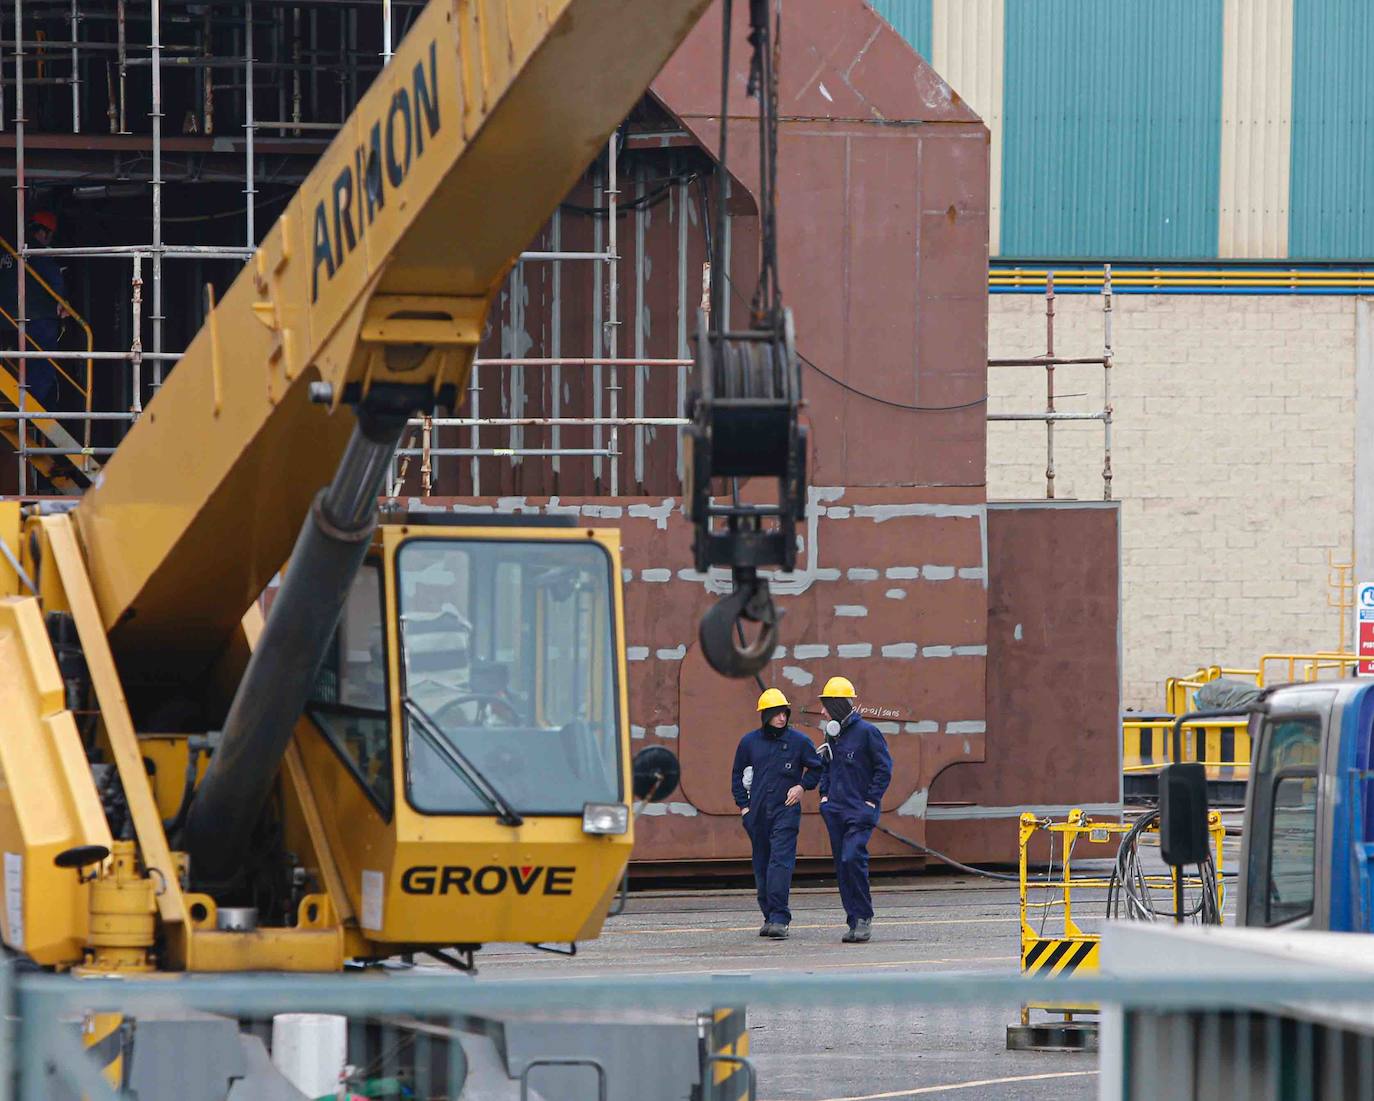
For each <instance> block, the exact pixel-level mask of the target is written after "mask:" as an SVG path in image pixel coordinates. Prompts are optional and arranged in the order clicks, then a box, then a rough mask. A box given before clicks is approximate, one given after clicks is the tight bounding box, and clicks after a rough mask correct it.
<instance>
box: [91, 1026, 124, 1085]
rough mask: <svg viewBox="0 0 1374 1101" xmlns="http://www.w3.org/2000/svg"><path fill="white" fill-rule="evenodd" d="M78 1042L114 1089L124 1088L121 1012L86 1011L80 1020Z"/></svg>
mask: <svg viewBox="0 0 1374 1101" xmlns="http://www.w3.org/2000/svg"><path fill="white" fill-rule="evenodd" d="M81 1046H82V1047H84V1048H85V1049H86V1055H87V1058H89V1059H90V1060H91V1062H93V1063H95V1064H96V1066H97V1067H99V1068H100V1074H101V1077H103V1078H104V1079H105V1081H106V1082H108V1083H109V1084H110V1085H111V1086H113V1087H114V1088H115V1089H117V1090H118V1089H123V1088H124V1014H123V1013H87V1014H86V1016H85V1018H84V1019H83V1020H82V1022H81Z"/></svg>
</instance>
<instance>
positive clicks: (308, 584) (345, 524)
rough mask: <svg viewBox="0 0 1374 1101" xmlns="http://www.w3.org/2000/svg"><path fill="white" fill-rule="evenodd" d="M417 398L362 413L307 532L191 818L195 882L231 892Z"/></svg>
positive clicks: (186, 841)
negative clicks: (229, 884) (223, 886)
mask: <svg viewBox="0 0 1374 1101" xmlns="http://www.w3.org/2000/svg"><path fill="white" fill-rule="evenodd" d="M413 389H415V388H411V387H404V388H399V387H398V388H397V390H398V391H400V392H398V393H395V394H393V393H389V392H382V393H381V394H380V395H379V396H378V397H376V398H375V399H374V398H371V397H369V399H367V404H364V405H363V406H361V407H360V408H359V410H358V424H357V426H356V427H355V428H354V430H353V436H352V438H351V439H350V440H349V443H348V447H347V449H346V450H345V451H344V454H343V458H342V459H340V461H339V468H338V470H337V471H336V472H335V475H334V478H333V480H332V481H331V482H330V484H329V486H328V487H327V488H325V489H323V490H321V491H320V493H319V495H318V496H317V497H316V498H315V501H314V504H313V505H312V506H311V509H310V514H309V515H308V516H307V517H306V519H305V522H304V524H302V525H301V532H300V535H299V536H298V537H297V539H296V546H295V548H294V549H293V550H292V552H291V560H290V562H289V563H288V564H287V568H286V574H285V576H284V578H283V580H282V584H281V587H280V588H279V589H278V590H277V597H276V599H275V600H274V601H273V603H272V608H271V611H270V612H269V614H268V617H267V623H266V625H265V626H264V628H263V632H262V637H261V638H260V639H259V640H258V644H257V645H256V646H255V647H254V649H253V654H252V657H251V658H250V659H249V661H248V668H247V669H246V670H245V671H244V674H243V679H242V680H241V681H240V683H239V687H238V690H237V692H236V693H235V694H234V701H233V703H232V704H231V705H230V707H229V714H228V717H227V718H226V719H225V722H224V732H223V734H222V736H221V739H220V743H219V747H218V748H217V749H216V750H215V752H214V754H213V755H212V756H211V758H210V764H209V767H208V768H207V769H206V772H205V777H204V779H203V780H202V781H201V783H200V787H199V788H198V789H197V791H196V794H195V798H194V799H193V800H192V802H191V807H190V810H189V812H188V813H187V815H186V824H185V828H184V830H183V833H182V837H181V838H180V846H181V847H182V848H184V849H185V850H186V851H187V852H188V853H189V854H190V857H191V875H192V878H193V880H194V881H196V882H199V883H202V884H210V885H213V884H222V883H227V882H229V881H230V880H232V879H233V878H234V877H235V876H236V875H237V874H238V872H239V870H240V867H241V865H242V862H243V856H244V853H245V852H246V851H247V848H248V845H249V842H250V840H251V836H252V832H253V829H254V828H255V827H256V825H257V823H258V819H259V818H260V817H261V815H262V811H263V807H264V806H265V805H266V802H267V797H268V794H269V792H270V791H271V789H272V784H273V782H274V781H275V779H276V775H277V769H278V768H279V767H280V765H281V760H282V757H283V756H284V755H285V753H286V747H287V745H288V744H289V743H290V740H291V732H292V731H293V730H294V728H295V725H296V722H297V721H298V720H299V718H300V716H301V713H302V711H303V710H304V708H305V703H306V700H307V699H308V698H309V695H310V691H311V689H312V687H313V685H314V682H315V678H316V676H317V675H318V673H319V669H320V665H321V664H322V663H323V661H324V657H325V654H326V653H327V651H328V648H329V644H330V641H331V639H332V638H333V636H334V630H335V628H336V627H337V626H338V622H339V617H340V616H341V615H342V614H343V606H344V601H345V600H347V598H348V592H349V589H350V587H351V586H352V583H353V579H354V577H356V576H357V573H358V570H359V568H360V567H361V566H362V564H363V559H364V557H365V556H366V555H367V549H368V546H369V545H370V544H371V541H372V532H373V529H374V528H375V526H376V523H377V498H378V496H379V495H380V493H381V491H382V488H383V482H384V481H385V478H386V472H387V467H388V465H389V464H390V462H391V458H392V456H393V455H394V454H395V451H396V447H397V444H398V443H399V441H400V438H401V433H402V432H403V431H404V430H405V425H406V421H407V420H408V419H409V417H410V415H411V413H412V412H413V411H414V410H415V409H416V408H418V407H419V402H418V401H417V400H416V399H415V395H414V394H413V393H410V391H412V390H413Z"/></svg>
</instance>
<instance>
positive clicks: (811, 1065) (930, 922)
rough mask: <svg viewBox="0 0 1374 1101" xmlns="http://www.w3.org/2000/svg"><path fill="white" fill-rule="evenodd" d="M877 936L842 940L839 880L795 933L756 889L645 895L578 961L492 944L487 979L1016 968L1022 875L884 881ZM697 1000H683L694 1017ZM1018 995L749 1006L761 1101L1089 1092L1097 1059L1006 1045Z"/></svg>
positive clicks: (814, 892) (804, 906) (797, 915)
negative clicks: (762, 932) (771, 935)
mask: <svg viewBox="0 0 1374 1101" xmlns="http://www.w3.org/2000/svg"><path fill="white" fill-rule="evenodd" d="M874 905H875V908H876V910H877V919H876V920H875V922H874V939H873V940H872V942H870V943H869V944H867V945H847V944H842V943H840V936H841V934H842V933H843V932H844V915H843V913H842V912H841V911H840V910H839V908H838V905H837V896H836V894H835V891H834V888H833V887H829V886H821V887H808V886H805V885H802V886H800V887H799V888H798V889H796V890H794V893H793V899H792V911H793V919H792V928H791V937H790V938H789V939H788V940H786V941H781V942H779V941H770V940H765V939H763V938H761V937H759V936H758V927H759V924H760V920H761V919H760V915H759V912H758V908H757V905H756V904H755V901H754V896H753V890H752V888H747V889H739V890H723V891H722V890H717V891H712V892H710V893H701V892H695V891H690V890H673V891H653V892H646V893H643V894H639V893H635V894H632V895H631V897H630V901H629V905H628V907H627V909H626V912H625V913H624V914H623V915H621V916H620V917H617V918H612V919H611V920H610V921H609V922H608V923H607V926H606V929H605V931H604V932H603V934H602V936H601V938H600V940H597V941H593V942H589V943H586V944H583V945H581V946H579V950H578V954H577V956H576V957H575V958H573V959H560V958H558V957H554V956H550V955H545V954H542V953H537V952H534V951H532V950H530V949H529V948H527V947H521V946H514V945H500V946H489V947H487V948H485V949H483V951H482V952H481V954H480V956H479V965H480V967H481V974H482V977H483V978H484V979H521V980H535V981H544V982H557V981H558V980H559V979H563V978H571V977H579V978H586V977H591V976H603V975H604V976H617V977H622V976H632V975H633V976H640V975H663V974H678V975H682V974H692V975H726V974H730V975H738V974H758V973H761V972H782V971H795V972H802V973H807V974H813V975H815V974H841V973H851V974H852V973H861V972H881V973H892V972H899V973H903V974H911V975H920V974H927V973H932V972H961V971H979V972H987V971H992V972H1001V973H1005V974H1014V973H1016V971H1017V969H1018V962H1017V960H1018V939H1017V937H1018V933H1017V894H1016V887H1015V884H1000V883H992V882H989V881H986V880H973V879H964V878H957V879H956V878H954V877H950V876H926V877H921V878H918V879H915V880H912V879H906V880H903V881H902V882H900V883H896V884H881V885H879V886H878V887H877V889H876V891H875V898H874ZM695 1008H696V1007H689V1009H688V1010H686V1011H685V1013H686V1017H687V1018H688V1019H690V1017H691V1014H692V1011H694V1010H695ZM1018 1012H1019V1010H1018V1007H1017V1006H1015V1005H1009V1006H1003V1007H989V1008H987V1009H975V1010H973V1011H969V1010H967V1009H960V1010H936V1011H931V1010H928V1009H927V1010H920V1011H917V1010H910V1011H901V1012H894V1011H893V1010H892V1009H890V1008H888V1007H883V1008H881V1009H874V1010H866V1009H854V1008H847V1009H842V1010H839V1011H836V1010H833V1009H830V1008H827V1007H825V1006H797V1007H789V1008H786V1009H780V1008H756V1009H751V1010H750V1011H749V1028H750V1054H751V1058H752V1059H753V1061H754V1063H755V1064H756V1066H757V1068H758V1071H759V1077H760V1095H761V1098H762V1099H763V1101H839V1099H841V1098H843V1099H858V1098H865V1099H873V1101H877V1099H879V1098H882V1099H884V1101H887V1099H896V1098H902V1097H926V1096H939V1095H941V1094H944V1093H950V1095H951V1096H957V1097H960V1098H969V1099H974V1098H1062V1099H1069V1098H1088V1097H1093V1096H1095V1095H1096V1058H1095V1057H1094V1056H1091V1055H1078V1054H1040V1053H1022V1052H1008V1051H1007V1050H1006V1026H1007V1025H1008V1024H1011V1023H1013V1022H1015V1021H1016V1020H1017V1019H1018Z"/></svg>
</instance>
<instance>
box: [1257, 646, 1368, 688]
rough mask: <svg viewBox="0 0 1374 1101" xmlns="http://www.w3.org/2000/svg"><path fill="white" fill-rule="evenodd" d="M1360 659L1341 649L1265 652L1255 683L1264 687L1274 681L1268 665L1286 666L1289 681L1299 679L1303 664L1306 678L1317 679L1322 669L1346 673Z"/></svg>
mask: <svg viewBox="0 0 1374 1101" xmlns="http://www.w3.org/2000/svg"><path fill="white" fill-rule="evenodd" d="M1358 660H1359V659H1358V658H1357V657H1356V656H1355V655H1354V654H1351V653H1345V652H1342V651H1339V650H1318V651H1316V652H1314V653H1310V654H1265V655H1264V656H1263V657H1261V658H1260V661H1259V675H1258V676H1257V677H1256V678H1255V683H1256V684H1257V685H1259V686H1260V687H1261V688H1263V687H1264V686H1265V685H1267V684H1270V683H1272V682H1271V681H1270V680H1269V677H1268V666H1269V665H1271V664H1280V665H1282V666H1284V667H1286V671H1287V677H1286V679H1287V680H1289V681H1295V680H1297V679H1298V667H1299V666H1300V665H1301V666H1303V667H1304V669H1305V675H1304V677H1303V679H1304V680H1308V681H1311V680H1316V679H1317V673H1319V672H1320V671H1321V670H1322V669H1336V670H1337V671H1339V672H1342V673H1344V672H1345V671H1346V669H1347V668H1354V666H1355V664H1356V662H1357V661H1358Z"/></svg>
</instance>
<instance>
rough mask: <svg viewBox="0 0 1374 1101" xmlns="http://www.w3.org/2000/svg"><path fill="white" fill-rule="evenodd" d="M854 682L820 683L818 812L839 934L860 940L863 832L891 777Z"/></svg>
mask: <svg viewBox="0 0 1374 1101" xmlns="http://www.w3.org/2000/svg"><path fill="white" fill-rule="evenodd" d="M855 700H856V694H855V692H854V685H853V684H851V683H850V682H849V681H848V680H846V679H845V678H844V677H831V678H830V679H829V680H828V681H826V684H825V687H824V688H823V689H821V706H822V707H824V708H825V712H826V714H827V715H829V716H830V721H829V722H827V723H826V731H825V733H826V739H825V745H824V746H822V747H821V755H822V756H823V757H826V758H827V761H826V767H825V774H824V775H823V776H822V777H821V785H820V786H821V818H822V819H824V821H825V828H826V829H827V830H829V831H830V851H831V852H832V853H834V854H835V878H836V879H837V880H839V885H840V902H841V903H843V904H844V915H845V918H846V921H847V924H848V926H849V929H848V931H847V932H846V933H845V934H844V936H843V937H841V938H840V939H841V940H843V941H844V942H845V943H846V944H863V943H866V942H867V941H868V940H870V939H871V938H872V936H873V895H872V893H871V892H870V891H869V887H868V838H869V835H870V834H872V833H873V828H874V827H875V826H876V825H877V824H878V817H879V815H880V814H881V811H880V810H879V808H880V807H881V806H882V802H883V794H884V793H885V792H886V791H887V785H888V784H890V783H891V782H892V754H890V753H889V752H888V751H887V742H886V741H885V740H884V739H883V735H882V732H881V731H879V730H878V728H877V727H876V726H874V725H873V724H872V723H870V722H865V721H864V719H863V718H861V717H860V715H859V712H858V709H857V704H856V702H855Z"/></svg>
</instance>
